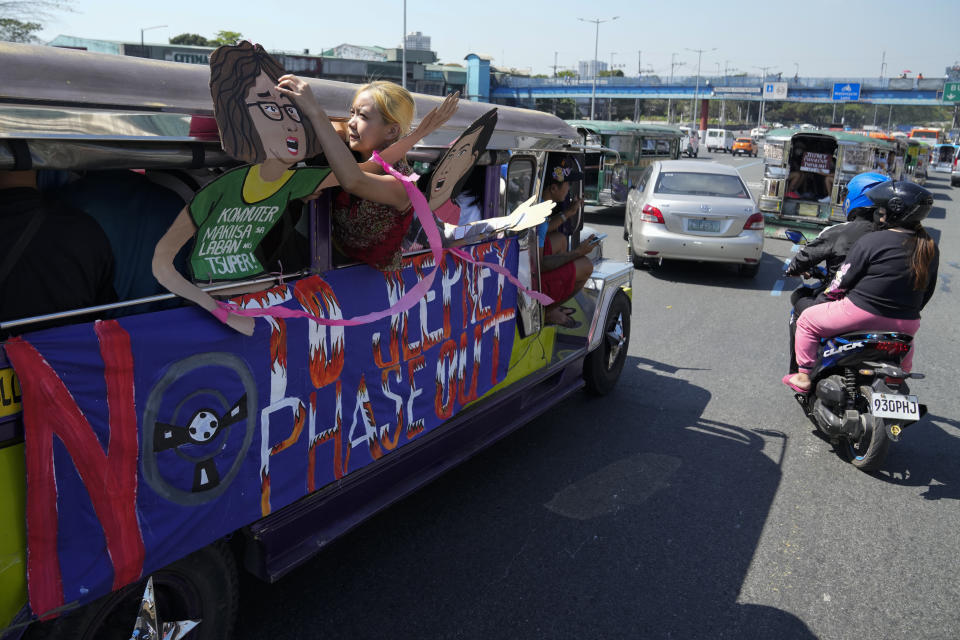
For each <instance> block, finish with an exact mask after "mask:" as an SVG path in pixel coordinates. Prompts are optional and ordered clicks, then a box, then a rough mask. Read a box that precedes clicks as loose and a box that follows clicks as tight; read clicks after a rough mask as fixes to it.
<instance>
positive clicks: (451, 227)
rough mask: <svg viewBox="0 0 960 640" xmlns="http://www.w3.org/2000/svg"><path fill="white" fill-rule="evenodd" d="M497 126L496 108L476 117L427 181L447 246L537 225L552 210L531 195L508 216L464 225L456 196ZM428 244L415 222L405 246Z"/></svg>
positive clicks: (550, 205) (432, 208)
mask: <svg viewBox="0 0 960 640" xmlns="http://www.w3.org/2000/svg"><path fill="white" fill-rule="evenodd" d="M496 126H497V110H496V109H491V110H490V111H488V112H486V113H485V114H483V115H482V116H480V117H479V118H477V119H476V120H475V121H474V122H473V124H471V125H470V126H469V127H467V129H466V130H465V131H464V132H463V133H462V134H460V136H459V137H458V138H457V139H456V140H455V141H454V142H453V144H451V145H450V147H449V148H448V149H447V150H446V151H445V152H444V154H443V155H442V156H441V157H440V160H438V161H437V165H436V168H435V169H434V170H433V172H432V173H431V174H430V176H429V178H428V180H427V184H426V191H425V193H426V195H427V201H428V203H429V204H430V210H431V211H433V215H434V216H435V217H436V219H437V224H438V225H439V226H440V231H441V234H442V236H443V244H444V246H447V247H450V246H456V245H460V244H466V243H468V242H473V241H475V240H476V239H477V238H479V237H481V236H487V235H492V234H495V233H498V232H501V231H508V230H509V231H521V230H523V229H527V228H529V227H534V226H536V225H538V224H540V223H541V222H542V221H543V220H544V219H545V218H546V216H548V215H549V214H550V211H551V210H552V207H553V204H552V203H550V202H545V203H540V204H538V205H534V204H533V201H534V200H535V198H531V199H529V200H527V201H526V202H524V203H522V204H521V205H520V206H519V207H517V209H516V210H515V211H513V212H512V213H511V214H510V215H508V216H502V217H497V218H490V219H487V220H476V221H472V222H469V223H466V224H461V209H460V205H459V204H457V201H456V199H457V197H458V196H459V195H460V192H461V190H462V189H463V187H464V185H465V184H466V183H467V181H468V180H469V178H470V174H471V172H472V171H473V170H474V169H475V168H476V164H477V161H478V160H479V159H480V156H482V155H483V153H484V152H485V151H486V150H487V143H489V142H490V138H491V137H492V136H493V131H494V129H495V128H496ZM479 195H480V194H474V196H479ZM425 246H426V235H425V234H424V231H423V228H422V227H421V226H420V225H418V224H416V223H414V225H412V227H411V230H410V233H409V234H408V235H407V239H406V241H405V243H404V248H405V249H406V250H414V251H415V250H418V249H422V248H424V247H425Z"/></svg>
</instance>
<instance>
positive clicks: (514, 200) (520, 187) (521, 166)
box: [504, 156, 537, 215]
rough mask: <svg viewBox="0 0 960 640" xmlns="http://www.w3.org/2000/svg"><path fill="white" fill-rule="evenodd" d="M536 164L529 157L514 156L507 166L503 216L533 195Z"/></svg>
mask: <svg viewBox="0 0 960 640" xmlns="http://www.w3.org/2000/svg"><path fill="white" fill-rule="evenodd" d="M536 171H537V163H536V161H535V160H534V159H533V158H531V157H530V156H514V157H512V158H510V164H509V165H507V185H506V198H505V201H506V208H505V209H504V211H505V214H504V215H506V213H509V212H510V211H513V210H514V209H516V208H517V207H518V206H520V204H521V203H522V202H524V201H525V200H526V199H527V198H529V197H530V195H531V194H532V193H533V182H534V177H535V176H536Z"/></svg>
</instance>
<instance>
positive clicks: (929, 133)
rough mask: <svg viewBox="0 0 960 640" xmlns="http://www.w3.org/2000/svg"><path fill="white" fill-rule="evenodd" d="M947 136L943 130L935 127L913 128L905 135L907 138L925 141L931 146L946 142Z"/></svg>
mask: <svg viewBox="0 0 960 640" xmlns="http://www.w3.org/2000/svg"><path fill="white" fill-rule="evenodd" d="M946 136H947V134H946V132H945V131H944V130H943V129H940V128H936V127H914V128H913V129H911V130H910V133H909V134H907V137H908V138H911V139H917V140H925V141H926V142H930V143H932V144H939V143H941V142H946V141H947V137H946Z"/></svg>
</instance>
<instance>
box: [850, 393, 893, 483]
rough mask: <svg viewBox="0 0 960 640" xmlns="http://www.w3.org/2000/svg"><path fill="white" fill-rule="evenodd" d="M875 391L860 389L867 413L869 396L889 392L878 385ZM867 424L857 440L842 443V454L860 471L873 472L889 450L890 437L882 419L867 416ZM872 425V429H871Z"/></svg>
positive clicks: (870, 404)
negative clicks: (862, 391) (865, 401)
mask: <svg viewBox="0 0 960 640" xmlns="http://www.w3.org/2000/svg"><path fill="white" fill-rule="evenodd" d="M878 386H879V388H878V389H876V390H873V389H870V388H868V387H867V388H864V387H861V388H862V389H863V390H864V391H865V392H866V393H865V394H864V395H865V397H866V400H867V411H869V407H872V406H873V403H872V402H871V398H870V395H869V394H872V393H874V391H875V392H877V393H887V392H889V391H890V390H889V389H887V387H886V385H884V384H883V383H880V384H879V385H878ZM866 422H867V424H866V425H865V428H864V430H863V433H862V434H861V435H860V438H858V439H857V440H852V439H846V440H844V442H843V443H842V445H843V448H844V453H845V454H846V457H847V459H848V460H849V461H850V464H852V465H853V466H855V467H856V468H858V469H860V470H861V471H873V470H875V469H876V468H878V467H879V466H880V465H881V464H883V461H884V460H885V459H886V457H887V451H888V450H889V449H890V437H889V435H887V424H886V422H885V421H884V419H883V418H876V417H874V416H873V415H870V416H869V419H868V420H867V421H866ZM871 424H872V427H871Z"/></svg>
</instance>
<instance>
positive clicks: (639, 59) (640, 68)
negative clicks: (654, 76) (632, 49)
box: [633, 51, 643, 122]
mask: <svg viewBox="0 0 960 640" xmlns="http://www.w3.org/2000/svg"><path fill="white" fill-rule="evenodd" d="M642 79H643V51H637V84H638V85H639V84H640V81H641V80H642ZM639 120H640V98H634V100H633V121H634V122H639Z"/></svg>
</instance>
